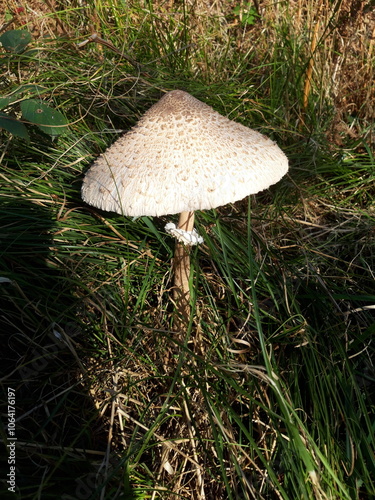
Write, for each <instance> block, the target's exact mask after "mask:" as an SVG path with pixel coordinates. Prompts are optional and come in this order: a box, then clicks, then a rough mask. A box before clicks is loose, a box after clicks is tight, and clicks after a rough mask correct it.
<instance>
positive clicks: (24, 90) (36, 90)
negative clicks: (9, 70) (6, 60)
mask: <svg viewBox="0 0 375 500" xmlns="http://www.w3.org/2000/svg"><path fill="white" fill-rule="evenodd" d="M47 90H48V89H46V88H45V87H42V86H41V85H34V84H27V85H21V86H20V87H18V88H17V89H16V90H14V91H13V92H12V93H11V94H8V95H5V96H3V97H0V109H4V108H6V107H8V106H10V105H11V104H13V103H15V102H17V101H19V100H20V99H21V98H22V97H23V96H24V95H25V94H29V96H30V97H33V96H34V95H35V96H40V95H41V94H44V93H45V92H46V91H47Z"/></svg>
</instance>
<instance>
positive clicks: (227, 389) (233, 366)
mask: <svg viewBox="0 0 375 500" xmlns="http://www.w3.org/2000/svg"><path fill="white" fill-rule="evenodd" d="M17 5H18V4H17ZM319 5H320V9H321V10H320V11H319V12H318V11H317V9H316V8H315V7H316V5H315V3H314V2H310V1H309V0H304V1H302V0H300V1H297V2H284V3H276V4H269V3H266V2H256V3H255V2H254V9H257V10H258V14H259V17H255V18H254V21H253V22H252V23H244V22H243V21H241V19H244V18H243V17H242V18H241V16H240V15H239V14H238V7H241V8H242V6H243V7H244V8H246V9H247V8H248V3H244V4H243V3H242V2H220V1H219V2H215V3H212V4H211V3H209V2H205V1H203V0H196V1H195V2H187V1H181V2H174V1H172V0H170V1H161V0H159V1H153V2H151V1H144V2H142V1H140V0H133V1H132V2H127V3H126V4H125V3H124V2H120V1H111V0H106V1H104V0H97V1H95V2H91V3H87V4H82V3H80V2H56V3H55V2H52V1H50V2H48V3H47V2H46V4H44V3H38V2H30V3H28V5H26V6H25V10H24V12H21V13H18V14H17V15H14V16H13V20H11V21H12V23H11V24H10V25H9V26H8V27H7V28H6V29H10V28H20V27H21V26H24V27H26V28H27V29H29V30H30V31H31V32H32V34H33V37H34V38H33V42H32V44H31V45H30V47H29V49H30V50H27V51H26V52H24V53H21V54H9V53H5V52H4V51H3V52H2V56H1V57H2V59H1V61H0V64H1V68H2V70H3V73H4V76H3V79H2V83H1V93H2V95H3V96H4V95H8V94H9V93H11V92H13V91H14V90H15V89H17V88H18V87H19V86H20V85H25V84H38V85H41V86H43V88H44V89H45V91H43V94H42V95H41V98H42V99H43V100H44V101H45V102H46V103H48V104H49V105H50V106H52V107H54V108H55V109H58V110H59V111H60V112H62V113H63V115H65V116H66V118H67V120H68V122H69V131H68V132H66V133H64V134H63V135H60V136H58V137H50V136H48V135H45V134H43V133H42V132H41V131H40V130H39V129H38V128H37V127H35V126H30V125H28V131H29V134H30V141H29V142H27V141H25V140H23V139H21V138H17V137H14V136H11V135H10V134H9V133H8V132H6V131H4V130H2V131H1V135H0V140H1V142H2V145H3V147H2V149H1V167H0V179H1V180H0V186H1V187H0V189H1V203H0V218H1V223H0V225H1V228H2V229H1V237H0V240H1V252H0V259H1V273H0V276H1V278H2V279H1V282H0V293H1V299H0V300H1V311H2V312H1V320H0V322H1V335H2V345H3V350H2V352H3V355H2V360H3V366H2V376H1V387H2V392H3V398H2V401H4V405H5V406H4V410H3V411H2V419H1V422H2V442H3V443H4V445H6V444H7V443H8V442H9V441H8V440H7V438H8V437H9V434H8V428H7V423H8V416H7V408H6V401H7V399H8V392H7V391H8V388H13V389H15V394H16V404H15V415H16V419H17V420H16V436H17V447H16V466H17V469H16V485H17V492H16V494H14V493H12V492H10V491H8V487H9V485H8V484H6V479H7V474H8V473H9V471H10V464H9V463H7V461H6V454H5V453H4V454H3V457H2V459H1V480H2V483H1V484H2V486H1V488H3V490H4V493H3V492H2V498H22V499H36V498H43V499H48V498H62V499H68V498H71V499H72V498H74V499H84V498H90V499H91V498H92V499H95V498H97V499H104V498H108V499H114V498H125V499H131V498H132V499H142V498H152V499H156V498H163V499H164V498H165V499H167V498H168V499H169V498H170V499H177V498H179V499H180V498H186V499H197V500H201V499H207V500H208V499H247V498H249V499H290V500H294V499H296V498H298V499H312V498H314V499H315V498H317V499H358V500H363V499H367V498H372V497H373V496H374V494H375V484H374V477H375V470H374V469H375V465H374V464H375V460H374V449H375V446H374V444H375V443H374V435H375V433H374V426H375V419H374V408H375V405H374V403H375V399H374V378H375V374H374V365H373V359H374V357H373V354H374V348H373V343H372V337H373V334H374V331H375V323H374V317H373V306H374V303H375V294H374V269H375V265H374V264H375V263H374V240H375V233H374V219H375V204H374V199H375V197H374V195H375V192H374V185H375V167H374V157H373V152H374V129H373V123H372V118H373V117H372V115H371V109H374V100H375V97H374V87H373V86H371V84H369V82H371V80H372V76H373V68H374V48H373V40H372V39H371V37H368V33H369V32H368V30H369V29H370V28H369V26H371V23H370V20H371V16H372V13H371V6H372V3H371V2H359V3H358V5H357V10H356V13H355V12H354V11H353V10H352V6H351V3H350V2H346V1H343V2H333V3H331V4H329V5H328V4H326V3H325V2H320V3H319ZM5 7H6V8H5V10H4V11H5V12H6V14H7V16H8V18H9V19H10V17H11V16H12V15H13V14H12V13H13V12H14V9H15V4H13V2H11V1H10V2H7V3H6V5H5ZM318 14H319V15H318ZM9 16H10V17H9ZM22 23H26V24H22ZM366 30H367V31H366ZM94 31H95V32H97V33H98V34H99V35H100V36H101V37H102V38H103V39H104V40H107V41H110V42H111V43H112V44H113V45H114V47H115V48H117V49H118V50H120V51H124V52H125V53H126V54H127V56H129V57H130V58H131V59H132V60H135V61H137V63H138V64H135V65H134V63H132V62H129V61H128V60H126V59H123V58H121V56H120V55H119V54H118V53H117V52H115V51H114V50H111V49H110V48H108V47H106V46H103V45H101V44H100V43H97V42H89V43H88V44H87V45H85V46H83V47H82V48H81V49H77V46H76V44H77V43H80V42H82V41H84V40H87V39H88V37H89V36H90V35H91V34H92V33H93V32H94ZM314 33H315V35H314ZM314 37H315V41H314ZM313 42H314V43H313ZM309 75H310V79H309V81H308V85H306V81H307V80H306V78H307V77H308V76H309ZM173 88H182V89H185V90H187V91H189V92H191V93H192V94H193V95H195V96H196V97H197V98H199V99H201V100H204V101H206V102H207V103H209V104H210V105H212V106H213V107H214V108H215V109H217V110H218V111H219V112H221V113H223V114H225V115H226V116H228V117H229V118H231V119H234V120H236V121H239V122H241V123H244V124H245V125H248V126H251V127H253V128H256V129H257V130H260V131H263V132H264V133H266V134H267V135H269V136H271V137H272V138H273V139H274V140H277V142H278V144H279V145H280V147H281V148H282V149H283V150H284V151H285V153H286V154H287V156H288V158H289V159H290V165H291V169H290V173H289V174H288V175H287V176H286V177H285V178H284V179H283V180H282V181H281V182H279V183H278V184H277V185H276V186H274V187H272V189H270V190H268V191H266V192H263V193H260V194H258V195H256V196H253V197H251V199H249V200H243V201H241V202H238V203H236V204H234V205H232V206H226V207H221V208H218V209H217V210H212V211H205V212H199V213H197V228H198V231H199V232H200V234H202V235H203V236H204V238H205V244H204V245H202V246H201V247H200V248H198V249H195V250H194V251H193V254H192V268H193V274H192V283H191V285H192V292H193V304H192V305H193V312H192V317H191V321H190V323H189V325H188V327H187V332H186V336H185V337H184V338H179V337H178V336H176V334H175V333H173V331H172V328H171V325H172V317H173V304H172V302H171V297H170V293H169V290H170V287H171V278H172V277H171V259H172V257H173V241H172V240H171V239H170V238H169V237H168V236H167V235H166V234H165V232H164V229H163V228H164V224H165V222H166V221H167V220H169V219H167V218H160V219H157V218H147V217H143V218H140V219H137V220H134V221H133V220H131V219H130V218H125V217H120V216H115V215H113V214H109V213H104V212H99V211H97V210H95V209H93V208H91V207H88V206H86V205H85V204H84V203H83V202H82V200H81V197H80V187H81V183H82V178H83V174H84V172H85V171H86V170H87V168H88V166H89V165H90V163H91V162H92V160H93V159H94V158H95V157H96V156H97V155H98V154H99V153H100V152H102V151H103V150H104V149H105V148H106V147H107V145H109V144H111V143H113V142H114V140H115V139H116V138H117V137H118V135H119V133H120V131H125V130H128V129H129V128H130V127H131V126H132V125H133V124H134V123H135V122H136V121H137V119H138V118H139V116H141V114H142V112H143V111H144V110H146V109H147V108H148V107H149V106H150V105H151V104H152V103H153V102H155V101H156V100H157V99H158V98H159V97H160V96H161V93H162V91H163V90H169V89H173ZM306 89H307V90H306ZM356 89H358V90H356ZM24 97H27V96H24ZM7 111H8V112H9V113H12V112H13V113H14V114H15V115H16V116H19V115H17V113H18V108H17V106H16V105H14V106H13V107H12V106H10V108H9V110H8V109H7ZM172 218H173V217H172Z"/></svg>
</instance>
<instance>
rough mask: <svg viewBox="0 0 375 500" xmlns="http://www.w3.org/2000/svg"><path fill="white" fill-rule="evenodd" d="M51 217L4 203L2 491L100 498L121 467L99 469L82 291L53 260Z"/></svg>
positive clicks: (99, 426)
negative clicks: (83, 361) (78, 293)
mask: <svg viewBox="0 0 375 500" xmlns="http://www.w3.org/2000/svg"><path fill="white" fill-rule="evenodd" d="M54 225H55V223H54V221H53V219H52V216H51V211H50V210H49V209H48V208H46V207H44V206H41V205H38V204H36V203H33V202H30V201H26V200H22V199H20V200H19V201H11V202H2V203H1V204H0V227H1V235H0V269H1V272H0V278H1V281H0V307H1V316H0V335H1V345H2V349H1V384H0V385H1V392H2V419H1V420H2V439H1V441H2V447H3V452H2V454H1V459H0V474H1V476H0V477H1V482H0V490H1V498H12V499H14V498H22V499H26V498H35V497H36V496H38V498H44V499H47V498H64V499H68V498H75V499H85V498H99V496H100V491H101V489H102V485H103V483H104V482H105V481H110V479H109V480H108V476H111V475H112V474H115V473H116V470H117V468H118V467H120V468H121V464H120V465H119V464H118V461H117V462H116V463H113V464H109V467H108V468H107V476H106V477H104V475H103V473H101V471H100V467H101V464H102V462H103V457H104V455H105V450H106V446H107V439H106V433H105V432H104V430H103V429H104V427H103V425H104V424H103V421H102V419H101V417H100V415H99V412H98V410H97V408H96V407H95V405H94V404H93V401H92V399H91V398H90V395H89V392H88V390H89V380H88V376H87V373H88V372H87V371H86V370H85V367H84V366H83V365H82V364H81V361H80V359H81V358H82V357H83V355H84V349H85V348H84V345H85V336H86V335H85V329H84V323H83V321H82V320H81V319H80V304H79V299H78V298H77V297H75V295H74V289H73V287H72V285H71V283H70V281H69V279H67V278H68V277H67V276H66V272H65V274H64V270H63V269H59V268H58V267H57V266H56V264H54V263H53V262H52V261H50V260H49V256H50V253H51V245H52V235H53V231H54ZM55 262H56V261H55ZM86 345H87V344H86ZM86 349H87V348H86ZM85 354H87V352H85ZM108 471H110V472H109V473H108ZM117 484H118V482H117ZM38 492H39V493H38ZM39 495H42V496H39ZM131 496H132V495H131V492H129V498H131ZM113 498H115V496H113Z"/></svg>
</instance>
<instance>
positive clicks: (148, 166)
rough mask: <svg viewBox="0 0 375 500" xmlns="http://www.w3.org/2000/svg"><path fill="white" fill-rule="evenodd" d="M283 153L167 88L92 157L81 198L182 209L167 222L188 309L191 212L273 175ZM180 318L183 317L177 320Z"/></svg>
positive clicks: (132, 209)
mask: <svg viewBox="0 0 375 500" xmlns="http://www.w3.org/2000/svg"><path fill="white" fill-rule="evenodd" d="M287 170H288V160H287V157H286V156H285V155H284V153H283V152H282V151H281V149H280V148H279V147H278V146H277V144H275V143H274V142H273V141H272V140H271V139H269V138H268V137H265V136H264V135H262V134H260V133H259V132H256V131H254V130H252V129H250V128H248V127H245V126H244V125H241V124H239V123H236V122H233V121H231V120H229V119H228V118H225V117H224V116H222V115H220V114H219V113H217V112H216V111H214V110H213V109H212V108H211V107H210V106H208V105H207V104H205V103H203V102H201V101H199V100H198V99H196V98H194V97H193V96H191V95H190V94H188V93H187V92H184V91H182V90H173V91H171V92H168V93H166V94H165V95H164V96H163V97H162V98H161V99H160V100H159V101H158V102H157V103H156V104H154V105H153V106H152V107H151V108H150V109H149V110H148V111H147V112H146V113H145V114H144V115H143V117H142V118H141V119H140V120H139V122H138V123H137V124H136V125H135V126H134V127H133V128H132V129H131V130H130V131H129V132H127V133H125V134H124V135H123V136H122V137H120V138H119V139H118V140H117V141H116V142H115V143H114V144H113V145H112V146H110V147H109V148H108V149H107V150H106V151H105V153H104V154H102V155H101V156H99V158H98V159H97V160H96V161H95V162H94V164H93V165H92V166H91V168H90V169H89V171H88V172H87V174H86V176H85V178H84V181H83V186H82V198H83V200H84V201H85V202H87V203H88V204H90V205H93V206H95V207H97V208H100V209H102V210H106V211H113V212H116V213H119V214H122V215H126V216H135V217H139V216H161V215H167V214H176V213H179V214H180V218H179V223H178V226H177V228H176V227H175V226H174V225H173V224H168V225H167V226H166V230H167V231H169V232H170V233H171V234H174V235H175V236H176V237H177V239H178V242H177V244H176V250H175V256H174V297H175V299H176V303H177V308H178V311H179V312H180V313H181V316H182V318H183V320H184V321H186V320H187V319H188V318H189V315H190V291H189V275H190V254H189V249H188V247H187V246H188V245H190V244H197V243H200V242H201V238H200V237H199V236H198V235H197V233H196V232H195V230H194V212H195V211H196V210H206V209H210V208H216V207H218V206H222V205H225V204H227V203H232V202H235V201H238V200H241V199H243V198H245V197H246V196H248V195H250V194H254V193H257V192H259V191H262V190H263V189H266V188H268V187H269V186H270V185H272V184H274V183H276V182H277V181H279V180H280V179H281V177H283V176H284V174H285V173H286V172H287ZM179 324H180V325H181V324H182V323H179Z"/></svg>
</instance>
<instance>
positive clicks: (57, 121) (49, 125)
mask: <svg viewBox="0 0 375 500" xmlns="http://www.w3.org/2000/svg"><path fill="white" fill-rule="evenodd" d="M21 111H22V115H23V117H24V118H25V120H27V121H29V122H31V123H33V124H35V125H37V126H38V127H39V128H40V129H41V130H42V131H43V132H44V133H46V134H48V135H60V134H63V133H64V132H66V130H67V126H66V125H67V120H66V118H65V116H64V115H63V114H62V113H60V111H57V110H56V109H53V108H51V107H49V106H47V104H45V103H44V102H42V101H36V100H35V99H27V100H25V101H22V102H21Z"/></svg>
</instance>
